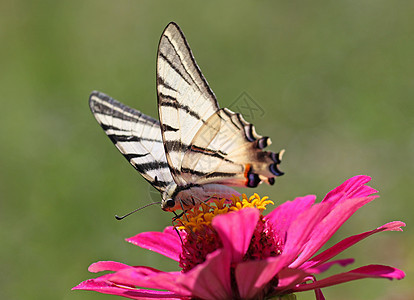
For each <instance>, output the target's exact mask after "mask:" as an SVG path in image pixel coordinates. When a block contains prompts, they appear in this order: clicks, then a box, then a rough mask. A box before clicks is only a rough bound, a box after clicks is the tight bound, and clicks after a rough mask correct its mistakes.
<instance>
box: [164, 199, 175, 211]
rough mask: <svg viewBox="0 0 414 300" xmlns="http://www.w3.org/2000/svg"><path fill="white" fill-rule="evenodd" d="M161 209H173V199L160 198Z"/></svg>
mask: <svg viewBox="0 0 414 300" xmlns="http://www.w3.org/2000/svg"><path fill="white" fill-rule="evenodd" d="M161 209H162V210H163V211H175V210H176V208H175V200H173V199H171V198H169V199H162V201H161Z"/></svg>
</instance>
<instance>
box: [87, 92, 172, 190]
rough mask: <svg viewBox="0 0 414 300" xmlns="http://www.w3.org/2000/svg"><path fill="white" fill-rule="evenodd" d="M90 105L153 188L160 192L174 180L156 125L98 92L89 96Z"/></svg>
mask: <svg viewBox="0 0 414 300" xmlns="http://www.w3.org/2000/svg"><path fill="white" fill-rule="evenodd" d="M89 105H90V108H91V111H92V113H93V115H94V116H95V118H96V120H97V121H98V123H99V124H100V125H101V127H102V128H103V129H104V131H105V133H106V134H107V135H108V137H109V138H110V139H111V141H112V142H113V143H114V144H115V146H116V147H117V148H118V150H119V151H120V152H121V153H122V154H123V155H124V157H125V158H126V159H127V160H128V161H129V162H130V163H131V165H132V166H133V167H134V168H135V169H136V170H137V171H138V172H140V173H141V175H142V176H143V177H144V178H145V179H146V180H148V181H149V182H150V183H151V184H152V185H153V186H154V187H155V188H157V189H158V190H160V191H163V190H164V189H165V187H166V186H167V185H168V184H170V183H171V182H172V181H173V179H172V177H171V172H170V170H169V167H168V164H167V160H166V158H165V152H164V143H163V140H162V137H161V129H160V125H159V122H158V121H157V120H155V119H153V118H151V117H149V116H147V115H145V114H143V113H141V112H139V111H138V110H135V109H133V108H130V107H128V106H126V105H124V104H122V103H120V102H118V101H116V100H114V99H112V98H111V97H109V96H107V95H105V94H103V93H100V92H93V93H92V94H91V96H90V98H89Z"/></svg>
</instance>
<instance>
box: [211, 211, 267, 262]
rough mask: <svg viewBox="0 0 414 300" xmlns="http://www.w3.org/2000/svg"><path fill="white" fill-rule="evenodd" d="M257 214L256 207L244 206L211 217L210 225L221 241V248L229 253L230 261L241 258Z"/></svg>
mask: <svg viewBox="0 0 414 300" xmlns="http://www.w3.org/2000/svg"><path fill="white" fill-rule="evenodd" d="M259 215H260V212H259V210H258V209H255V208H244V209H241V210H239V211H235V212H231V213H228V214H225V215H219V216H217V217H215V218H214V219H213V221H212V225H213V227H214V229H215V230H216V231H217V233H218V235H219V237H220V239H221V241H222V242H223V248H224V249H225V250H227V251H229V252H230V253H231V257H232V258H231V260H232V262H239V261H241V260H242V259H243V256H244V254H245V253H246V251H247V249H248V248H249V245H250V241H251V239H252V236H253V232H254V230H255V228H256V224H257V221H258V220H259Z"/></svg>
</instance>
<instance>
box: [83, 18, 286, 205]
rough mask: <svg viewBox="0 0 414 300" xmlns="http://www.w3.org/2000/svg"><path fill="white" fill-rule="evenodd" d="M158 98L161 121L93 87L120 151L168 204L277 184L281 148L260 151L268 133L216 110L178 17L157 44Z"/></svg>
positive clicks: (95, 103) (94, 107) (95, 104)
mask: <svg viewBox="0 0 414 300" xmlns="http://www.w3.org/2000/svg"><path fill="white" fill-rule="evenodd" d="M157 96H158V111H159V121H158V120H155V119H153V118H152V117H150V116H147V115H145V114H143V113H141V112H140V111H138V110H135V109H133V108H130V107H128V106H126V105H124V104H122V103H120V102H118V101H116V100H114V99H112V98H111V97H109V96H107V95H105V94H103V93H100V92H92V94H91V96H90V99H89V105H90V108H91V111H92V113H93V115H94V116H95V118H96V120H97V121H98V123H99V124H100V125H101V127H102V128H103V129H104V131H105V133H106V134H107V135H108V137H109V138H110V139H111V141H112V142H113V143H114V144H115V146H116V147H117V148H118V150H119V151H120V152H121V153H122V154H123V155H124V157H125V158H126V159H127V160H128V161H129V162H130V163H131V165H132V166H133V167H134V168H135V169H136V170H137V171H138V172H139V173H140V174H141V175H142V176H143V177H144V178H145V179H146V180H147V181H148V182H149V183H150V184H151V185H152V186H153V187H154V188H156V189H157V190H158V191H159V192H160V193H161V198H162V201H161V208H162V209H163V210H165V211H175V210H177V209H184V210H187V209H189V208H191V207H194V206H197V205H199V204H200V203H202V202H204V201H206V200H209V199H211V198H222V197H224V198H229V197H230V196H231V195H232V194H234V195H239V193H238V192H237V191H235V190H234V189H232V188H231V187H230V186H239V187H256V186H257V185H259V184H260V183H261V182H263V181H264V182H267V183H268V184H273V183H274V182H275V177H276V176H280V175H282V174H283V173H282V172H281V171H279V169H278V165H279V164H280V162H281V158H282V154H283V152H282V151H281V152H280V153H274V152H268V151H263V150H262V149H263V148H265V147H266V146H268V145H270V144H271V141H270V139H269V138H268V137H262V136H260V135H258V134H257V133H256V131H255V128H254V126H253V125H252V124H250V123H248V122H246V121H245V120H244V119H243V117H242V116H241V115H240V114H238V113H234V112H232V111H231V110H229V109H227V108H221V109H220V108H219V106H218V103H217V100H216V96H215V95H214V93H213V91H212V90H211V89H210V87H209V86H208V84H207V81H206V80H205V78H204V76H203V74H202V73H201V70H200V69H199V67H198V65H197V64H196V62H195V59H194V57H193V55H192V52H191V50H190V47H189V45H188V43H187V41H186V39H185V37H184V35H183V33H182V32H181V30H180V29H179V27H178V26H177V25H176V24H175V23H170V24H169V25H168V26H167V27H166V29H165V30H164V32H163V34H162V36H161V40H160V43H159V46H158V55H157Z"/></svg>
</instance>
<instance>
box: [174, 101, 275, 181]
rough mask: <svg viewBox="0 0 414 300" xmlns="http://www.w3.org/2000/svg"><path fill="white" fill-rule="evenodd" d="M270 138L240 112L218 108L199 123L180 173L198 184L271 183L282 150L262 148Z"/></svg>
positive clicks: (186, 179) (269, 142)
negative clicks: (256, 128)
mask: <svg viewBox="0 0 414 300" xmlns="http://www.w3.org/2000/svg"><path fill="white" fill-rule="evenodd" d="M270 144H271V141H270V138H268V137H262V136H260V135H258V134H257V133H256V130H255V128H254V126H253V125H252V124H250V123H248V122H246V121H245V120H244V119H243V117H242V116H241V115H240V114H236V113H233V112H232V111H230V110H229V109H227V108H223V109H220V110H219V111H217V112H216V113H215V114H213V115H212V116H211V117H210V118H209V119H208V120H207V122H205V123H204V124H203V126H201V128H200V130H199V131H198V132H197V134H196V135H195V136H194V138H193V140H192V142H191V146H190V148H189V149H188V150H187V151H186V153H185V155H184V159H183V162H182V171H183V173H182V176H183V178H184V179H185V181H187V182H196V183H197V184H209V183H220V184H225V185H231V186H247V187H256V186H257V185H258V184H260V183H261V182H262V181H266V182H267V183H269V184H273V183H274V181H275V180H274V177H275V176H280V175H282V174H283V173H282V172H281V171H279V169H278V164H279V163H280V161H281V158H282V154H283V151H282V152H281V153H280V155H279V153H273V152H267V151H262V149H263V148H265V147H266V146H267V145H270Z"/></svg>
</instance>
